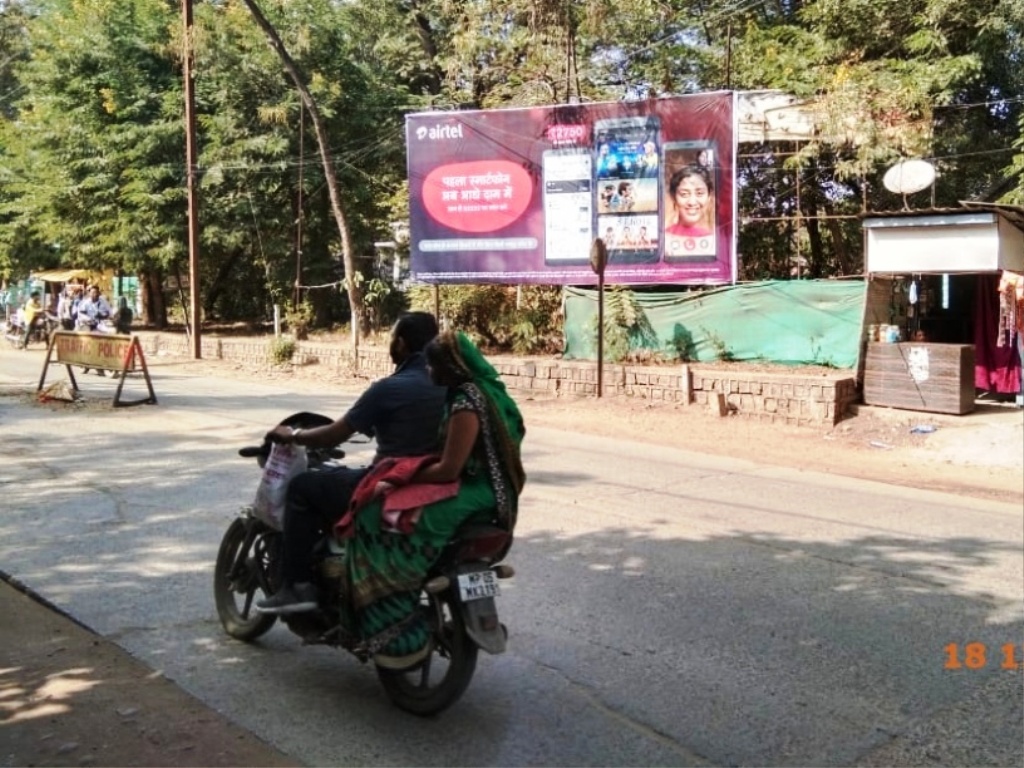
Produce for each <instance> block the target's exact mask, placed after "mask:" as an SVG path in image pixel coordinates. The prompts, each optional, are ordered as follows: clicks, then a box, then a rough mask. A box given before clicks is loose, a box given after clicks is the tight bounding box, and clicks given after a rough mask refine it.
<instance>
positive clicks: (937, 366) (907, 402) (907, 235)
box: [862, 203, 1024, 414]
mask: <svg viewBox="0 0 1024 768" xmlns="http://www.w3.org/2000/svg"><path fill="white" fill-rule="evenodd" d="M962 205H963V207H962V208H956V209H942V210H936V209H930V210H916V211H898V212H893V213H886V214H875V215H871V216H868V217H866V218H865V219H864V222H863V227H864V233H865V267H866V271H867V273H868V291H867V300H866V302H865V320H864V330H865V339H864V343H865V347H866V350H865V354H864V355H862V360H863V367H864V370H863V382H864V387H863V394H864V402H865V403H866V404H868V405H881V406H890V407H894V408H906V409H911V410H920V411H931V412H936V413H954V414H964V413H968V412H970V411H972V410H974V408H975V400H976V398H977V397H978V396H979V394H980V395H982V396H985V397H989V398H992V399H995V400H1013V399H1014V398H1016V402H1017V404H1018V405H1020V404H1022V403H1024V400H1022V391H1024V386H1022V381H1021V358H1022V357H1024V339H1022V333H1021V331H1022V328H1024V326H1022V322H1024V208H1022V207H1019V206H1009V205H998V204H994V203H963V204H962Z"/></svg>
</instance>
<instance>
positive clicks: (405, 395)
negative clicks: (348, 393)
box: [345, 352, 446, 461]
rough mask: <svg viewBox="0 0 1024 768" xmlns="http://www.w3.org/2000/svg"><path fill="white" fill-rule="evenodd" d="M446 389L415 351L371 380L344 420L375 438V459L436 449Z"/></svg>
mask: <svg viewBox="0 0 1024 768" xmlns="http://www.w3.org/2000/svg"><path fill="white" fill-rule="evenodd" d="M445 392H446V389H445V387H439V386H437V385H435V384H434V383H433V382H432V381H431V380H430V376H429V374H428V373H427V360H426V357H425V356H424V354H423V353H422V352H417V353H415V354H413V355H411V356H410V357H408V358H407V359H406V360H405V362H403V363H402V364H401V365H400V366H398V369H397V370H396V371H395V372H394V373H392V374H391V375H390V376H388V377H387V378H384V379H381V380H380V381H376V382H374V383H373V384H371V385H370V387H369V389H367V390H366V391H365V392H364V393H363V394H362V395H361V396H360V398H359V399H358V400H356V402H355V405H353V406H352V407H351V408H350V409H349V411H348V413H346V414H345V421H346V422H347V423H348V425H349V426H350V427H351V428H352V429H354V430H355V431H356V432H362V433H363V434H364V435H369V436H371V437H373V438H375V439H376V441H377V455H376V456H375V457H374V460H375V461H376V460H377V459H379V458H382V457H384V456H422V455H423V454H427V453H436V452H437V451H438V450H439V449H440V445H439V437H440V434H439V430H440V425H441V415H442V412H443V409H444V400H445Z"/></svg>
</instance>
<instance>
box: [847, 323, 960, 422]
mask: <svg viewBox="0 0 1024 768" xmlns="http://www.w3.org/2000/svg"><path fill="white" fill-rule="evenodd" d="M864 402H865V403H866V404H867V405H883V406H888V407H890V408H906V409H908V410H914V411H930V412H932V413H955V414H964V413H970V412H971V411H973V410H974V345H973V344H930V343H927V342H913V341H911V342H903V343H897V344H886V343H882V342H868V349H867V357H866V358H865V361H864Z"/></svg>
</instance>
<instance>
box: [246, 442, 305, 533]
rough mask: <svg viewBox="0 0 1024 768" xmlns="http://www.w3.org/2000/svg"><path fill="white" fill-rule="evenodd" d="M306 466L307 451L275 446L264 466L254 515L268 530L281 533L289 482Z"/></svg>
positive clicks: (294, 446) (299, 447)
mask: <svg viewBox="0 0 1024 768" xmlns="http://www.w3.org/2000/svg"><path fill="white" fill-rule="evenodd" d="M306 466H307V460H306V449H305V448H304V447H303V446H301V445H285V444H284V443H274V444H273V445H272V446H271V448H270V456H268V457H267V463H266V464H264V465H263V477H262V478H261V479H260V485H259V487H258V488H257V489H256V501H254V502H253V505H252V506H253V514H255V515H256V517H257V518H259V519H260V520H262V521H263V522H264V523H266V524H267V525H269V526H270V527H271V528H273V529H275V530H278V531H280V530H281V527H282V524H283V521H284V502H285V496H286V495H287V493H288V483H290V482H291V479H292V478H293V477H295V475H297V474H299V472H305V471H306Z"/></svg>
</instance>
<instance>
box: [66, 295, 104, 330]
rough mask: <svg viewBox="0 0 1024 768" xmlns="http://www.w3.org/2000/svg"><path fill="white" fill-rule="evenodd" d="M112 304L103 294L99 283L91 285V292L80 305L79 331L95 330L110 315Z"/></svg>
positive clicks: (76, 325)
mask: <svg viewBox="0 0 1024 768" xmlns="http://www.w3.org/2000/svg"><path fill="white" fill-rule="evenodd" d="M110 312H111V310H110V304H109V303H108V302H107V300H106V299H105V298H103V296H102V295H100V287H99V286H98V285H90V286H89V294H88V295H87V296H86V297H85V298H84V299H82V302H81V303H80V304H79V305H78V315H77V317H76V318H75V328H76V330H79V331H95V330H96V328H97V326H98V325H99V322H100V320H106V319H108V318H109V317H110Z"/></svg>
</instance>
